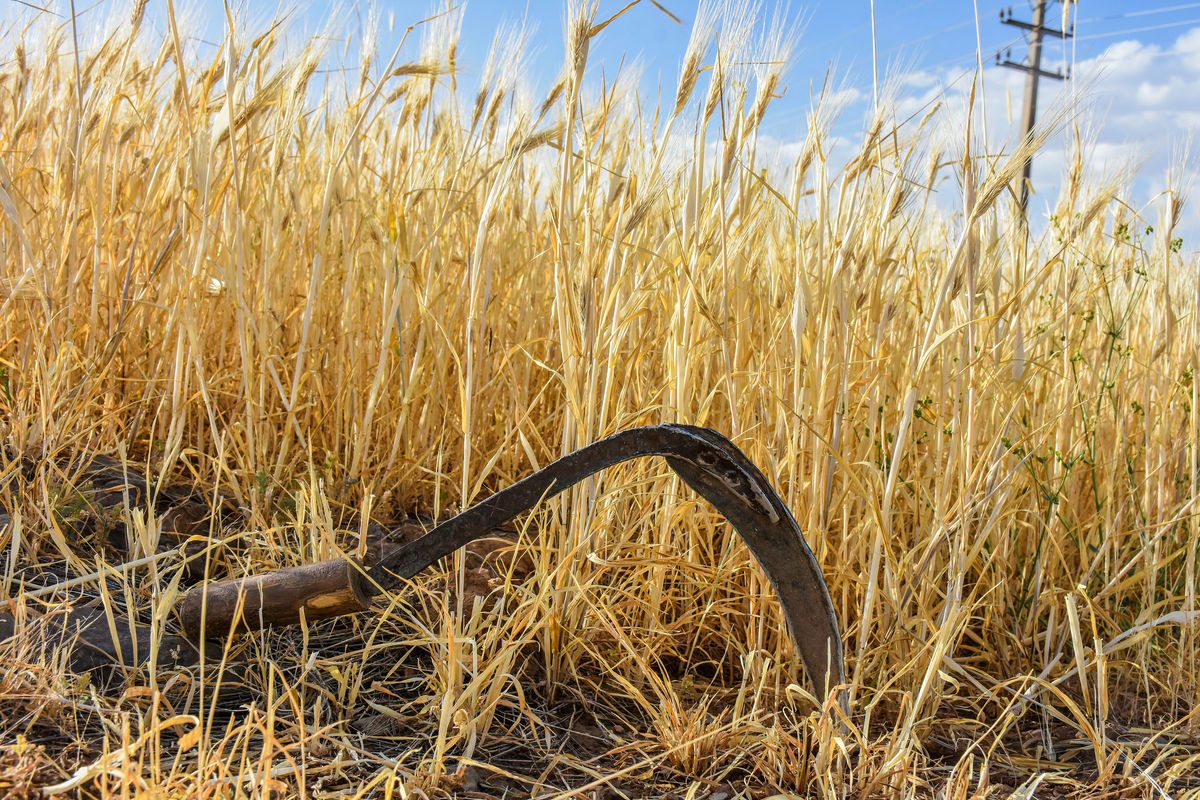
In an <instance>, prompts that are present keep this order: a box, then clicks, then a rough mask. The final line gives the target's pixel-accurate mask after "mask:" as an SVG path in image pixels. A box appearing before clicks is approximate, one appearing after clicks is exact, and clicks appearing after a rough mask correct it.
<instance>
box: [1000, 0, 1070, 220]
mask: <svg viewBox="0 0 1200 800" xmlns="http://www.w3.org/2000/svg"><path fill="white" fill-rule="evenodd" d="M1047 2H1048V0H1034V4H1033V22H1032V23H1029V22H1025V21H1023V20H1019V19H1013V15H1012V8H1008V9H1005V10H1002V11H1001V12H1000V21H1001V22H1003V23H1004V24H1005V25H1012V26H1013V27H1014V28H1020V29H1022V30H1025V31H1028V33H1029V56H1028V58H1027V60H1026V62H1025V63H1024V64H1021V63H1018V62H1015V61H1013V60H1012V59H1011V58H1010V55H1011V53H1012V51H1011V50H1010V51H1008V52H1007V53H1005V55H1004V59H1003V60H1001V58H1000V54H999V53H997V54H996V63H997V64H999V65H1000V66H1002V67H1011V68H1012V69H1019V70H1021V71H1022V72H1024V73H1025V109H1024V111H1023V112H1022V113H1021V136H1022V138H1023V139H1026V138H1028V137H1029V134H1030V132H1031V131H1032V130H1033V126H1034V123H1035V122H1036V121H1037V92H1038V78H1053V79H1054V80H1059V81H1061V80H1063V79H1064V78H1067V77H1070V75H1069V73H1068V74H1066V75H1064V74H1063V73H1061V72H1048V71H1047V70H1044V69H1042V37H1043V36H1057V37H1058V38H1059V39H1067V38H1070V37H1071V36H1072V35H1074V32H1073V31H1060V30H1055V29H1054V28H1047V27H1046V3H1047ZM1072 27H1073V26H1072ZM1032 171H1033V158H1032V156H1031V157H1030V158H1027V159H1025V166H1024V167H1023V168H1022V170H1021V215H1022V216H1024V215H1025V212H1026V210H1027V209H1028V207H1029V185H1030V173H1031V172H1032Z"/></svg>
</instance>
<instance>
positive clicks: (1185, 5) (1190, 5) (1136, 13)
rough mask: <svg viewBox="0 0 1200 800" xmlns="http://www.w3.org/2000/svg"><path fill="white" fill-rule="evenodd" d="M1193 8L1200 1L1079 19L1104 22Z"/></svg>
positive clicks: (1198, 4)
mask: <svg viewBox="0 0 1200 800" xmlns="http://www.w3.org/2000/svg"><path fill="white" fill-rule="evenodd" d="M1192 8H1200V3H1183V4H1181V5H1177V6H1163V7H1162V8H1148V9H1145V10H1144V11H1126V12H1125V13H1124V14H1109V15H1108V16H1107V17H1089V18H1087V19H1081V20H1079V24H1085V23H1088V22H1104V21H1106V20H1110V19H1127V18H1129V17H1146V16H1149V15H1150V14H1164V13H1166V12H1168V11H1187V10H1188V9H1192Z"/></svg>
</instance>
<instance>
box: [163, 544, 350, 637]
mask: <svg viewBox="0 0 1200 800" xmlns="http://www.w3.org/2000/svg"><path fill="white" fill-rule="evenodd" d="M373 594H374V593H373V592H372V591H371V590H370V586H369V581H368V579H367V578H366V576H365V575H364V573H363V569H362V567H361V566H360V565H359V564H357V563H356V562H354V561H350V560H347V559H340V558H339V559H335V560H333V561H321V562H319V563H317V564H305V565H303V566H299V567H289V568H287V569H280V570H275V571H274V572H268V573H266V574H263V575H252V576H250V577H247V578H236V579H232V580H224V581H214V582H211V583H206V584H204V585H203V586H197V587H196V588H194V589H192V590H191V591H189V592H188V593H187V596H186V597H184V598H183V603H182V604H180V606H179V619H180V622H181V623H182V624H183V630H184V632H185V633H186V634H187V635H188V638H190V639H191V640H192V641H193V642H198V641H200V640H202V639H212V638H216V637H223V636H229V635H230V634H232V633H236V632H238V631H243V630H261V629H263V628H266V627H267V626H268V625H294V624H296V623H297V622H299V621H300V618H301V615H302V614H303V617H304V619H306V620H313V619H324V618H326V617H337V616H341V615H342V614H355V613H358V612H361V611H366V610H367V609H368V608H369V607H370V605H371V597H372V595H373Z"/></svg>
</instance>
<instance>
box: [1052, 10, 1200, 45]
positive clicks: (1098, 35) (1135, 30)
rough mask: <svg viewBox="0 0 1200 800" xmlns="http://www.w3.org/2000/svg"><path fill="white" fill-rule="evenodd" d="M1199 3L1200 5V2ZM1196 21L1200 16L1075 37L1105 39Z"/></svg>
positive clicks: (1199, 20) (1190, 23)
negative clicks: (1180, 20)
mask: <svg viewBox="0 0 1200 800" xmlns="http://www.w3.org/2000/svg"><path fill="white" fill-rule="evenodd" d="M1198 5H1200V4H1198ZM1196 23H1200V17H1196V18H1195V19H1185V20H1183V21H1182V22H1167V23H1164V24H1162V25H1147V26H1145V27H1144V28H1127V29H1126V30H1121V31H1110V32H1108V33H1093V34H1089V35H1087V36H1077V37H1075V38H1076V40H1077V41H1083V40H1084V39H1104V38H1106V37H1110V36H1126V35H1128V34H1131V33H1145V32H1146V31H1161V30H1164V29H1166V28H1178V27H1181V26H1183V25H1194V24H1196Z"/></svg>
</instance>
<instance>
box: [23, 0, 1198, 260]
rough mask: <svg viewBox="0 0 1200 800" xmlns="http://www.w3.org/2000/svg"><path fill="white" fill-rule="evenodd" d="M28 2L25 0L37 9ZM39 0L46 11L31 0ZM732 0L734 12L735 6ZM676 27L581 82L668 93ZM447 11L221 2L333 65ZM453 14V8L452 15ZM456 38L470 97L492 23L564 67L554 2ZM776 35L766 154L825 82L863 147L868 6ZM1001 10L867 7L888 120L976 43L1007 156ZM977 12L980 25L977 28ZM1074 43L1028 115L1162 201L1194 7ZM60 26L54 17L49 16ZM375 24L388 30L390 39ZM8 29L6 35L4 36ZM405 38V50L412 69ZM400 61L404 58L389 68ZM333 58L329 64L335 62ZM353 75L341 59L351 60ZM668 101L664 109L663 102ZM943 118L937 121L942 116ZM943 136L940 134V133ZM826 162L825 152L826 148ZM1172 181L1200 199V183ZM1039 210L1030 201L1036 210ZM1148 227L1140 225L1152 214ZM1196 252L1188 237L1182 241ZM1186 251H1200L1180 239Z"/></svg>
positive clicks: (1045, 191)
mask: <svg viewBox="0 0 1200 800" xmlns="http://www.w3.org/2000/svg"><path fill="white" fill-rule="evenodd" d="M35 1H36V0H35ZM41 1H45V0H41ZM0 2H2V3H4V4H6V5H7V6H8V8H9V9H10V11H9V12H6V16H8V17H9V22H11V23H17V21H18V18H20V19H28V18H29V17H30V15H33V14H36V13H37V12H34V11H33V10H31V9H29V8H28V7H26V6H24V5H21V4H20V3H19V2H17V0H0ZM625 2H626V0H601V2H600V12H599V17H600V18H606V17H608V16H611V15H612V14H614V13H615V12H617V11H618V10H620V8H622V7H623V6H624V5H625ZM742 2H746V0H742ZM659 3H660V4H661V5H662V6H663V7H665V8H666V9H667V10H668V11H669V12H671V14H673V15H674V16H675V17H677V18H679V20H680V22H676V21H674V20H673V19H672V18H671V17H670V16H668V15H667V14H666V13H664V12H663V11H662V10H660V9H659V8H657V7H656V6H655V5H654V4H653V3H652V2H649V0H643V2H641V3H639V4H638V5H636V6H635V7H634V8H632V9H630V10H629V11H627V12H626V13H625V14H624V15H623V16H622V17H621V18H620V19H618V20H616V21H615V22H614V23H613V24H612V25H610V26H609V27H608V28H607V29H606V30H604V31H603V32H602V33H601V34H600V35H599V37H598V38H597V39H596V40H594V41H593V43H592V48H591V52H590V54H589V62H588V63H589V70H591V73H590V74H591V75H593V76H597V78H598V76H599V75H600V74H601V70H603V73H604V74H605V75H607V76H609V77H611V76H612V75H613V74H614V73H615V72H616V71H617V70H618V68H620V67H621V65H622V63H624V64H626V65H628V64H630V63H632V62H635V61H636V62H637V63H638V64H639V65H640V67H641V69H642V81H641V87H642V93H643V104H644V105H645V103H646V101H647V100H650V101H651V102H650V105H653V99H654V95H655V93H656V91H657V88H658V87H659V86H661V87H662V89H663V93H664V94H666V95H670V94H671V93H672V92H673V90H674V85H675V79H676V75H677V74H678V70H679V65H680V61H681V59H682V57H683V53H684V50H685V48H686V44H687V38H688V34H689V32H690V30H691V25H692V22H693V19H694V17H695V15H696V11H697V3H696V2H681V1H680V0H659ZM445 5H446V4H445V2H444V0H442V2H440V3H439V2H438V1H437V0H422V1H421V2H395V3H375V4H370V3H366V2H352V1H351V0H342V1H341V2H325V1H323V0H309V1H308V2H299V3H295V2H283V3H280V4H279V5H278V6H274V5H271V6H268V5H267V4H265V3H248V2H246V0H238V1H236V2H235V0H231V7H232V9H233V11H234V16H235V19H237V20H238V24H239V26H241V25H245V33H246V34H247V35H250V34H254V33H257V32H260V31H262V30H264V29H265V27H266V26H267V25H268V24H269V22H270V20H271V19H273V18H275V17H277V16H283V15H286V16H287V18H288V22H287V25H288V31H289V38H290V39H291V40H292V41H293V42H295V43H298V42H299V41H300V40H301V39H302V38H303V37H306V36H309V35H314V34H321V33H328V34H329V35H331V36H332V37H334V39H335V46H334V47H333V48H331V55H332V56H333V57H334V58H335V59H338V58H339V56H340V55H341V53H343V52H345V50H344V47H343V45H344V44H345V43H348V46H349V48H350V50H351V51H353V50H354V49H355V48H356V47H357V44H358V43H359V42H361V41H362V39H363V36H364V31H365V30H366V29H367V28H368V27H370V26H371V25H372V21H373V20H374V23H375V27H376V29H377V30H378V47H379V50H380V52H381V57H383V58H384V59H386V58H387V57H388V55H390V53H391V51H392V50H393V49H394V47H395V45H396V43H398V42H399V39H400V36H401V34H402V33H403V31H404V29H405V28H406V27H407V26H408V25H410V24H412V23H413V22H416V21H418V20H420V19H421V18H422V17H424V16H425V15H427V14H428V13H430V12H431V11H433V10H435V9H438V8H444V7H445ZM456 5H458V4H456ZM462 5H465V10H464V13H463V22H462V34H461V40H460V51H459V64H460V69H461V77H460V80H461V81H462V82H463V83H465V85H467V86H472V85H473V81H474V79H477V78H478V76H479V74H480V72H481V70H482V67H483V63H484V61H485V59H486V55H487V51H488V47H489V45H490V43H491V40H492V37H493V35H494V33H495V31H496V30H497V28H498V26H499V25H500V24H501V23H503V22H505V21H507V22H510V23H512V22H517V23H520V22H521V21H522V20H524V21H526V23H527V24H528V25H530V26H531V27H535V28H536V33H535V35H534V37H533V58H532V60H531V61H530V63H529V64H527V65H526V68H525V74H524V75H523V76H522V77H523V78H524V79H525V80H526V81H527V82H528V83H529V84H531V86H532V87H533V88H534V90H535V92H536V91H537V90H538V89H539V88H540V89H545V88H547V87H548V86H549V85H550V84H551V83H552V81H553V80H554V78H555V76H556V75H557V73H558V70H559V68H560V66H561V64H562V58H563V19H564V16H565V10H564V1H563V0H528V1H527V2H525V3H520V2H481V1H480V0H473V2H468V3H465V4H462ZM165 6H166V3H165V2H164V0H151V3H150V11H149V13H148V20H149V21H150V23H151V24H157V25H161V21H162V19H163V14H164V10H165ZM762 6H763V7H764V11H763V13H762V15H761V16H762V17H763V18H764V19H769V18H770V16H771V12H772V11H773V10H774V8H775V4H774V3H770V2H766V3H762ZM75 7H76V10H77V13H78V14H79V15H80V19H81V20H82V21H83V22H85V24H86V28H87V29H89V30H93V31H95V30H99V29H101V28H103V26H104V24H105V21H106V20H108V19H111V18H113V17H116V16H121V15H123V14H124V13H125V9H126V8H127V4H126V3H125V2H120V1H119V0H100V2H92V3H89V2H87V0H76V6H75ZM70 8H71V6H70V3H69V2H62V0H50V9H51V11H52V12H56V13H57V14H60V15H69V13H70ZM176 8H177V9H178V10H180V11H181V12H182V15H183V16H184V17H185V18H186V19H188V20H189V24H188V26H187V27H186V28H185V32H186V33H188V34H189V35H190V36H191V37H192V38H193V39H194V41H195V43H196V46H197V47H199V48H201V49H203V48H204V46H205V45H204V42H205V41H208V42H212V41H217V40H219V39H220V38H221V36H222V35H223V33H224V28H225V12H224V5H223V4H222V3H216V2H211V0H204V1H203V2H196V0H177V3H176ZM784 8H785V16H786V19H787V22H788V24H789V25H793V26H795V27H796V28H797V29H798V31H799V33H800V35H799V37H798V41H797V45H798V46H797V50H796V53H795V57H794V62H793V63H792V65H791V67H790V69H789V71H788V73H787V77H786V81H785V87H786V95H785V96H784V97H783V98H782V99H780V100H779V101H777V102H776V103H775V104H774V105H773V106H772V111H771V113H770V114H769V115H768V117H767V119H766V120H765V124H764V127H763V131H764V133H766V134H768V135H769V136H770V137H771V138H772V139H773V140H774V141H775V143H777V145H778V147H779V150H780V152H783V153H786V152H788V147H789V146H792V145H794V144H795V143H796V142H798V141H800V140H802V139H803V137H804V132H805V131H804V126H805V124H806V116H807V113H808V110H809V107H810V97H811V93H816V92H818V91H819V90H820V87H821V85H822V84H823V83H824V82H825V80H826V76H829V80H830V81H831V83H832V85H833V86H834V87H836V88H837V89H839V90H840V94H839V96H840V97H841V98H842V99H843V100H844V101H845V102H844V108H843V111H842V113H841V115H840V116H839V118H838V120H837V122H836V124H835V126H834V129H833V132H834V134H835V137H836V138H835V146H836V145H840V146H841V147H843V148H844V150H845V152H846V153H847V154H849V152H850V151H851V149H852V145H853V142H854V141H855V140H856V139H857V137H858V136H859V135H860V134H861V131H862V128H863V122H864V120H865V119H866V118H867V117H868V116H869V115H870V113H871V110H872V107H873V102H872V74H873V67H872V52H873V48H872V25H871V3H870V0H812V1H811V2H808V3H803V4H802V3H792V4H791V5H790V6H785V7H784ZM1008 8H1011V9H1012V15H1013V16H1014V17H1016V18H1017V19H1024V20H1028V19H1030V18H1031V17H1032V9H1031V8H1030V2H1029V0H1018V2H1016V3H1007V2H1006V3H997V2H994V0H977V2H974V3H973V2H968V1H967V0H915V1H914V2H897V1H896V0H876V3H875V46H874V51H875V52H876V53H877V54H878V71H879V75H880V80H881V81H884V80H886V79H887V78H889V77H890V78H891V80H892V84H891V85H892V86H895V87H897V89H896V94H897V106H896V107H897V111H898V118H900V119H903V118H904V117H905V116H906V115H907V114H910V113H917V112H919V111H920V110H921V109H923V108H926V107H928V105H929V104H931V103H933V102H935V101H937V100H939V99H942V100H946V101H947V102H946V104H945V105H946V107H947V108H948V109H953V108H957V107H961V106H962V105H963V103H962V102H961V98H962V93H963V92H964V91H966V90H967V89H969V86H970V83H969V82H970V76H971V75H972V74H973V70H974V66H975V63H976V52H977V44H978V45H981V46H982V53H983V57H984V67H985V70H984V73H983V75H984V80H983V86H984V89H985V98H986V105H985V108H986V109H987V113H988V116H989V132H990V135H991V139H992V140H993V144H994V145H995V146H1003V145H1004V144H1005V143H1006V142H1007V143H1009V144H1011V142H1012V140H1013V138H1014V137H1015V135H1016V133H1017V127H1018V123H1019V116H1020V103H1021V94H1022V92H1023V87H1024V80H1025V78H1024V75H1023V74H1022V73H1019V72H1017V71H1015V70H1011V69H1001V68H998V67H996V66H995V58H994V57H995V53H996V52H997V51H999V50H1003V49H1005V48H1011V50H1012V58H1013V59H1014V60H1018V61H1020V60H1023V58H1024V56H1025V41H1024V37H1023V36H1022V32H1021V31H1020V30H1018V29H1016V28H1013V27H1010V26H1008V25H1004V24H1002V23H1001V21H1000V11H1001V9H1008ZM1061 13H1062V6H1061V5H1060V4H1059V3H1051V4H1050V6H1049V13H1048V24H1051V25H1053V26H1055V27H1058V25H1059V22H1060V18H1061ZM977 14H978V16H976V15H977ZM1073 16H1074V17H1075V33H1076V36H1075V38H1074V39H1071V40H1068V41H1066V42H1065V43H1064V42H1062V41H1060V40H1057V39H1047V46H1046V51H1045V59H1046V62H1045V64H1046V65H1047V66H1050V67H1052V68H1053V67H1054V66H1056V65H1059V64H1063V63H1066V64H1070V65H1071V66H1072V71H1073V74H1074V75H1075V76H1076V77H1077V79H1076V80H1074V81H1068V82H1058V81H1045V80H1044V81H1042V83H1041V102H1040V103H1039V108H1040V109H1042V110H1043V115H1046V114H1048V113H1049V110H1050V109H1051V108H1053V107H1055V106H1056V105H1058V104H1062V103H1064V102H1068V101H1069V102H1070V103H1072V104H1073V106H1074V107H1075V108H1077V109H1078V110H1079V115H1080V118H1081V119H1083V120H1084V121H1085V129H1086V130H1087V131H1088V132H1089V134H1090V138H1091V139H1092V142H1093V148H1094V156H1093V158H1092V160H1091V161H1092V164H1093V166H1094V167H1095V170H1096V171H1097V172H1098V173H1099V175H1100V176H1103V175H1105V174H1108V173H1111V172H1112V171H1114V170H1117V169H1119V168H1121V167H1122V166H1125V165H1129V164H1136V165H1139V167H1140V169H1139V171H1138V173H1137V177H1136V179H1135V180H1134V181H1133V194H1134V199H1135V202H1137V203H1139V204H1143V203H1147V202H1150V201H1152V200H1153V198H1154V197H1155V196H1156V195H1157V194H1158V193H1159V192H1160V191H1161V190H1162V188H1163V187H1164V185H1165V183H1166V175H1167V172H1168V170H1169V169H1170V168H1171V166H1172V165H1173V164H1176V163H1180V162H1181V154H1182V153H1183V152H1184V150H1185V148H1186V147H1187V145H1188V143H1189V140H1190V139H1189V137H1191V136H1192V135H1193V134H1194V132H1195V131H1197V130H1198V129H1200V91H1197V90H1196V87H1197V86H1198V85H1200V2H1180V1H1179V0H1147V1H1146V2H1144V3H1130V2H1128V0H1083V2H1082V3H1081V4H1079V6H1078V8H1077V9H1076V10H1074V11H1073ZM60 19H61V18H60ZM389 22H392V26H391V29H390V30H389ZM5 27H6V28H8V32H11V31H12V30H13V27H11V26H9V25H5ZM419 38H420V37H419V35H415V36H413V37H412V39H411V41H412V42H413V45H414V46H413V47H412V48H411V50H410V52H411V54H412V55H411V56H410V57H415V55H416V52H417V48H416V46H415V45H416V44H417V43H418V42H419ZM402 59H403V57H402ZM339 60H340V59H339ZM349 60H350V61H351V63H352V62H353V59H349ZM665 104H669V103H665ZM947 113H950V112H949V111H948V112H947ZM950 127H953V126H950ZM1065 144H1066V142H1065V138H1063V139H1060V140H1056V141H1052V142H1051V143H1050V145H1049V146H1048V147H1047V149H1046V151H1045V152H1043V153H1042V154H1040V155H1039V157H1038V158H1037V159H1036V160H1035V169H1034V186H1035V190H1037V195H1035V198H1034V201H1033V205H1032V207H1031V211H1033V212H1034V213H1039V212H1040V213H1041V214H1042V215H1043V216H1045V214H1046V213H1047V211H1048V207H1049V203H1050V202H1052V197H1053V193H1054V191H1055V190H1056V188H1057V185H1058V183H1059V176H1060V175H1061V174H1062V170H1063V167H1064V163H1065V162H1064V159H1065V153H1066V147H1065ZM835 150H836V147H835ZM1184 183H1185V184H1186V185H1187V186H1189V187H1190V188H1191V189H1192V190H1193V191H1192V194H1193V195H1197V194H1200V182H1197V181H1196V180H1195V179H1194V178H1188V179H1185V181H1184ZM1196 199H1197V201H1198V202H1196V203H1193V204H1191V205H1193V206H1194V207H1192V208H1190V209H1189V211H1188V212H1187V216H1186V218H1185V230H1187V231H1188V232H1189V233H1192V232H1196V233H1197V234H1200V213H1198V209H1200V197H1197V198H1196ZM1039 202H1040V204H1039ZM1150 216H1151V218H1152V217H1153V214H1151V215H1150ZM1190 238H1192V239H1198V238H1200V236H1191V237H1190ZM1186 244H1187V249H1188V250H1192V249H1194V247H1195V246H1197V245H1200V241H1187V242H1186Z"/></svg>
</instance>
